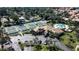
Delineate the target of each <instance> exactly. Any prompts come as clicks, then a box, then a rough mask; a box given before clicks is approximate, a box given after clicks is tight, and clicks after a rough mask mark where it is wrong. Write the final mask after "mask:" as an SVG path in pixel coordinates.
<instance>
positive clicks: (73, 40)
mask: <svg viewBox="0 0 79 59" xmlns="http://www.w3.org/2000/svg"><path fill="white" fill-rule="evenodd" d="M60 39H61V42H63V43H64V44H65V45H66V46H68V47H69V48H71V49H72V50H74V49H75V47H76V44H77V39H78V38H77V37H76V32H75V31H73V32H66V33H65V34H64V35H62V36H61V37H60Z"/></svg>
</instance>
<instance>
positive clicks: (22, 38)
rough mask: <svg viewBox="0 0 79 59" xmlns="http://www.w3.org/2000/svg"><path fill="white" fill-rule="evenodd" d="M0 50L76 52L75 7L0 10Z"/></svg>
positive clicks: (78, 22) (78, 12)
mask: <svg viewBox="0 0 79 59" xmlns="http://www.w3.org/2000/svg"><path fill="white" fill-rule="evenodd" d="M0 51H79V8H78V7H1V8H0Z"/></svg>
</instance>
